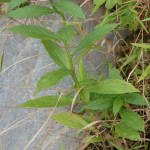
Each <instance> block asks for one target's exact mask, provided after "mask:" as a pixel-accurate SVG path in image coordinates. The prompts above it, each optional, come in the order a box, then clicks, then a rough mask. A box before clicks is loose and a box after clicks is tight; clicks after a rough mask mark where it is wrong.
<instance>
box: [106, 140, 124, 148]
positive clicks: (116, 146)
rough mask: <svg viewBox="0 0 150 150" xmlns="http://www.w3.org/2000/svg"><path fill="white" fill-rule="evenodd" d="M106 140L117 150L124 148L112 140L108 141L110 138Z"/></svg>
mask: <svg viewBox="0 0 150 150" xmlns="http://www.w3.org/2000/svg"><path fill="white" fill-rule="evenodd" d="M108 142H109V143H110V144H111V145H112V146H114V147H115V148H117V149H118V150H124V149H123V148H122V147H120V146H119V145H117V144H116V143H114V142H112V141H110V140H108Z"/></svg>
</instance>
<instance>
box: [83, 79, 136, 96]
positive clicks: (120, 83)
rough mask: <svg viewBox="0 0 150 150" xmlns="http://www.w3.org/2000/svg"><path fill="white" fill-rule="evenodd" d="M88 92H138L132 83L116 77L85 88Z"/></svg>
mask: <svg viewBox="0 0 150 150" xmlns="http://www.w3.org/2000/svg"><path fill="white" fill-rule="evenodd" d="M86 89H87V90H88V91H89V92H93V93H98V94H124V93H133V92H139V90H137V89H136V88H135V87H134V86H133V85H131V84H130V83H128V82H126V81H124V80H118V79H106V80H104V81H101V82H100V83H99V84H97V85H93V86H91V87H87V88H86Z"/></svg>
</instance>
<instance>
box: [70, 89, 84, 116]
mask: <svg viewBox="0 0 150 150" xmlns="http://www.w3.org/2000/svg"><path fill="white" fill-rule="evenodd" d="M85 87H86V86H83V87H81V88H79V89H78V91H77V93H76V94H75V96H74V98H73V100H72V105H71V114H72V111H73V106H74V103H75V100H76V98H77V96H78V94H79V93H80V92H81V90H82V89H84V88H85Z"/></svg>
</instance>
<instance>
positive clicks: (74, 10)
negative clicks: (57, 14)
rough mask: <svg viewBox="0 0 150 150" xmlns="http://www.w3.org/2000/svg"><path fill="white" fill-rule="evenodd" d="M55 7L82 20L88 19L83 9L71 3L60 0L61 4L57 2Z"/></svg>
mask: <svg viewBox="0 0 150 150" xmlns="http://www.w3.org/2000/svg"><path fill="white" fill-rule="evenodd" d="M54 6H55V7H56V8H57V9H59V10H60V11H62V12H63V13H67V14H70V15H73V16H74V17H78V18H81V19H86V18H85V15H84V13H83V11H82V9H81V8H80V7H79V6H78V5H76V4H74V3H72V2H70V1H65V0H60V1H59V2H55V3H54Z"/></svg>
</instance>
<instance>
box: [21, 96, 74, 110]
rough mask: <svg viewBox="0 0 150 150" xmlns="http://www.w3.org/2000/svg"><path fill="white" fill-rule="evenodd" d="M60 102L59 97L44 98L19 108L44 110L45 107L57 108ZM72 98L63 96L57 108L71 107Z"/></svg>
mask: <svg viewBox="0 0 150 150" xmlns="http://www.w3.org/2000/svg"><path fill="white" fill-rule="evenodd" d="M58 100H59V95H52V96H44V97H39V98H36V99H32V100H29V101H27V102H25V103H23V104H20V105H18V107H34V108H43V107H55V106H56V104H57V102H58ZM71 103H72V98H69V97H66V96H61V98H60V100H59V102H58V104H57V106H56V107H59V106H66V105H71Z"/></svg>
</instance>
